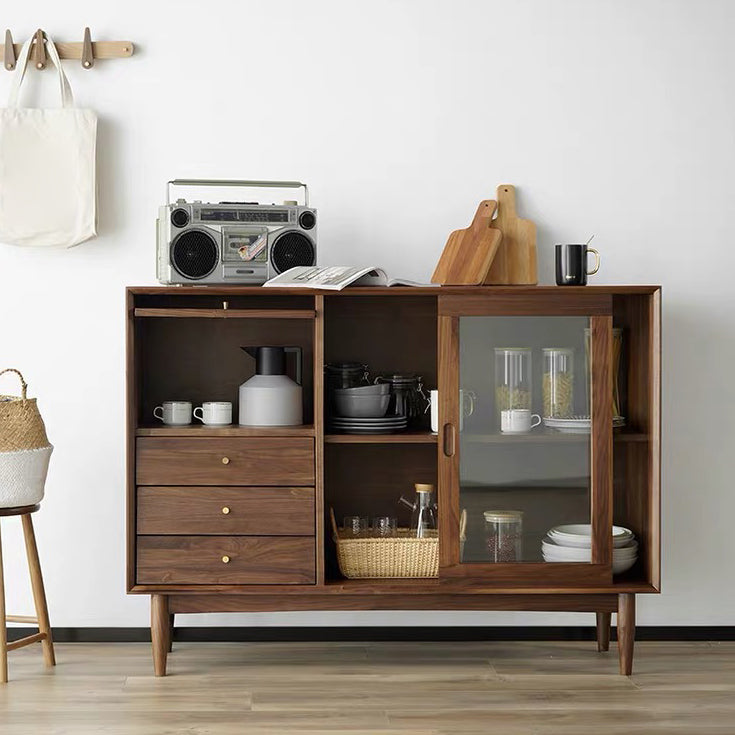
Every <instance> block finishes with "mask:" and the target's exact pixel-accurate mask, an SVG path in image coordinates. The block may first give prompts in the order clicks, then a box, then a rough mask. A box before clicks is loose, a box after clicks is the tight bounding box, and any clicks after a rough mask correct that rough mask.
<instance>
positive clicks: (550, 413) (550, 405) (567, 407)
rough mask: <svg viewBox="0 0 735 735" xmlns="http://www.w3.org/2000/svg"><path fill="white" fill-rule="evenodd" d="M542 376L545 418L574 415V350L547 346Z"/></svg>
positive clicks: (565, 417)
mask: <svg viewBox="0 0 735 735" xmlns="http://www.w3.org/2000/svg"><path fill="white" fill-rule="evenodd" d="M543 354H544V367H543V378H542V384H541V387H542V396H543V404H544V405H543V411H544V417H545V418H557V419H567V418H570V417H571V416H573V415H574V350H572V349H569V348H566V347H545V348H544V349H543Z"/></svg>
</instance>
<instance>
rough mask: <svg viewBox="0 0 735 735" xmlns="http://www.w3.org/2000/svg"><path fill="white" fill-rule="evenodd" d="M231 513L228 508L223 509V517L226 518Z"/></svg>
mask: <svg viewBox="0 0 735 735" xmlns="http://www.w3.org/2000/svg"><path fill="white" fill-rule="evenodd" d="M229 513H230V509H229V508H228V507H227V506H225V507H224V508H222V515H225V516H226V515H229Z"/></svg>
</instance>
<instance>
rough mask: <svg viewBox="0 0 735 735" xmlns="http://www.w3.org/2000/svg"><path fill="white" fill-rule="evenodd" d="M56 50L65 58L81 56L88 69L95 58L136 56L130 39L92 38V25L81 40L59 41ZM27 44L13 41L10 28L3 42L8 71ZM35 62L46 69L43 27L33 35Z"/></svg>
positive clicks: (84, 65)
mask: <svg viewBox="0 0 735 735" xmlns="http://www.w3.org/2000/svg"><path fill="white" fill-rule="evenodd" d="M54 43H55V44H56V50H57V51H58V52H59V58H61V59H79V60H81V62H82V67H83V68H84V69H91V68H92V67H93V66H94V62H95V59H124V58H126V57H128V56H132V55H133V44H132V43H131V42H130V41H92V34H91V33H90V32H89V28H85V29H84V38H83V40H82V41H81V42H75V43H63V42H62V43H59V42H58V41H54ZM22 48H23V45H22V44H20V43H13V36H12V35H11V33H10V31H9V30H6V31H5V43H4V44H2V45H0V54H1V55H2V57H3V67H4V68H5V69H6V70H7V71H12V70H13V69H15V65H16V63H17V62H18V55H19V54H20V51H21V49H22ZM31 61H32V62H33V65H34V66H35V67H36V69H45V68H46V64H47V63H48V60H47V58H46V34H45V33H44V32H43V30H42V29H41V28H39V29H38V30H37V31H36V32H35V34H34V36H33V46H32V48H31Z"/></svg>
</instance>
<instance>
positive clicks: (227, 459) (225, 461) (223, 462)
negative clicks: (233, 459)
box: [222, 457, 230, 464]
mask: <svg viewBox="0 0 735 735" xmlns="http://www.w3.org/2000/svg"><path fill="white" fill-rule="evenodd" d="M222 464H230V458H229V457H222Z"/></svg>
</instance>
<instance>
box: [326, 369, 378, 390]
mask: <svg viewBox="0 0 735 735" xmlns="http://www.w3.org/2000/svg"><path fill="white" fill-rule="evenodd" d="M324 373H325V377H326V379H327V388H328V390H330V391H331V390H338V389H340V388H359V387H360V386H361V385H368V384H369V383H368V366H367V365H364V364H363V363H361V362H334V363H330V364H328V365H325V366H324Z"/></svg>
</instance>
